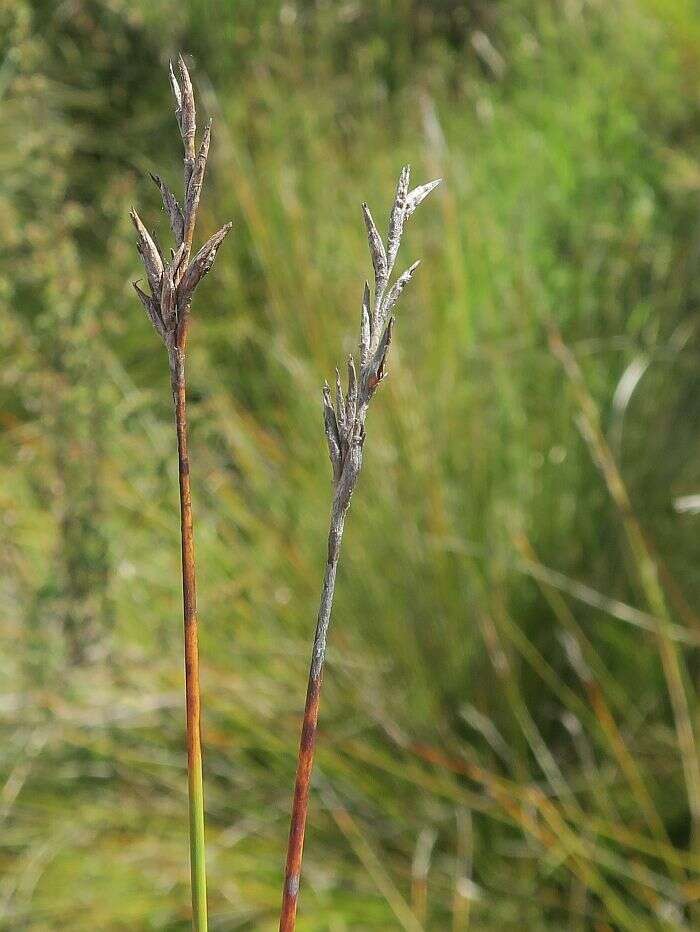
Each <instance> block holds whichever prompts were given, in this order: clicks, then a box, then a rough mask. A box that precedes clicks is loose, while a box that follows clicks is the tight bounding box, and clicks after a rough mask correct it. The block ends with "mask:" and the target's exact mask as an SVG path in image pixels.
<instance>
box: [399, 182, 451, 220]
mask: <svg viewBox="0 0 700 932" xmlns="http://www.w3.org/2000/svg"><path fill="white" fill-rule="evenodd" d="M441 181H442V178H436V179H435V181H428V182H427V183H426V184H421V185H418V187H417V188H414V189H413V190H412V191H409V193H408V197H407V198H406V220H408V218H409V217H410V216H411V214H412V213H413V212H414V211H415V209H416V207H418V206H419V205H420V204H422V203H423V201H424V200H425V199H426V197H427V196H428V195H429V194H430V192H431V191H434V190H435V188H437V186H438V185H439V184H440V182H441Z"/></svg>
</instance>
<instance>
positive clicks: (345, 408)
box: [280, 166, 439, 932]
mask: <svg viewBox="0 0 700 932" xmlns="http://www.w3.org/2000/svg"><path fill="white" fill-rule="evenodd" d="M409 180H410V171H409V168H408V166H405V167H404V168H403V170H402V171H401V175H400V176H399V183H398V186H397V189H396V197H395V199H394V206H393V207H392V210H391V214H390V217H389V231H388V236H387V241H386V246H385V244H384V242H383V240H382V238H381V236H380V235H379V231H378V230H377V227H376V225H375V223H374V220H373V219H372V214H371V213H370V211H369V208H368V207H367V205H366V204H363V205H362V211H363V214H364V220H365V226H366V228H367V238H368V241H369V249H370V254H371V256H372V265H373V266H374V299H373V300H372V296H371V292H370V286H369V283H367V282H365V287H364V293H363V297H362V311H361V317H360V342H359V350H360V352H359V369H358V367H357V366H356V364H355V360H354V359H353V357H352V356H350V357H349V358H348V364H347V366H348V377H347V390H346V393H345V394H344V393H343V388H342V385H341V380H340V373H339V372H338V370H336V384H335V404H334V402H333V399H332V396H331V389H330V387H329V385H328V383H326V385H325V386H324V389H323V414H324V423H325V432H326V440H327V442H328V452H329V455H330V460H331V466H332V469H333V502H332V506H331V519H330V530H329V534H328V557H327V560H326V569H325V574H324V578H323V588H322V591H321V603H320V606H319V610H318V620H317V623H316V633H315V636H314V644H313V651H312V657H311V669H310V671H309V684H308V689H307V694H306V705H305V708H304V719H303V724H302V732H301V743H300V747H299V758H298V764H297V774H296V783H295V787H294V801H293V805H292V819H291V828H290V833H289V847H288V851H287V862H286V867H285V878H284V893H283V898H282V911H281V916H280V932H291V930H293V929H294V927H295V924H296V911H297V900H298V896H299V878H300V872H301V859H302V853H303V847H304V832H305V828H306V816H307V811H308V805H309V788H310V784H311V771H312V767H313V758H314V749H315V744H316V726H317V722H318V708H319V700H320V695H321V680H322V676H323V666H324V662H325V657H326V639H327V637H328V626H329V623H330V618H331V609H332V606H333V593H334V590H335V577H336V572H337V568H338V558H339V556H340V545H341V541H342V537H343V528H344V526H345V516H346V514H347V511H348V508H349V506H350V498H351V497H352V493H353V491H354V489H355V485H356V483H357V479H358V476H359V474H360V469H361V467H362V448H363V444H364V440H365V419H366V417H367V410H368V408H369V403H370V401H371V400H372V397H373V395H374V393H375V391H376V390H377V386H378V385H379V383H380V382H381V381H382V380H383V379H384V378H385V376H386V360H387V355H388V352H389V347H390V345H391V338H392V332H393V327H394V317H393V314H392V312H393V310H394V307H395V305H396V302H397V301H398V299H399V297H400V295H401V292H402V291H403V290H404V288H405V287H406V285H407V284H408V283H409V281H410V280H411V278H412V277H413V274H414V272H415V271H416V269H417V268H418V265H419V263H418V262H414V263H413V265H411V266H410V267H409V268H408V269H407V270H406V271H405V272H404V273H403V274H402V275H400V276H399V277H398V278H397V279H396V281H395V282H394V284H393V285H391V287H389V283H390V281H391V276H392V272H393V270H394V263H395V261H396V256H397V253H398V251H399V246H400V243H401V236H402V234H403V230H404V225H405V223H406V221H407V220H408V218H409V217H410V216H411V214H412V213H413V212H414V211H415V210H416V208H417V207H418V206H419V204H420V203H421V202H422V201H423V200H424V199H425V198H426V197H427V196H428V194H430V192H431V191H432V190H433V189H434V188H435V187H436V186H437V185H438V184H439V180H438V181H431V182H429V183H428V184H423V185H420V186H419V187H417V188H414V189H413V190H409Z"/></svg>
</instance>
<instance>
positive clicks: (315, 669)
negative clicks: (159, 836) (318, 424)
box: [280, 499, 347, 932]
mask: <svg viewBox="0 0 700 932" xmlns="http://www.w3.org/2000/svg"><path fill="white" fill-rule="evenodd" d="M346 510H347V502H343V503H341V505H340V507H338V501H337V499H336V502H334V508H333V514H332V517H331V530H330V534H329V536H328V559H327V561H326V571H325V575H324V577H323V590H322V592H321V604H320V606H319V610H318V621H317V623H316V634H315V637H314V647H313V653H312V656H311V669H310V671H309V685H308V688H307V691H306V705H305V706H304V719H303V723H302V726H301V741H300V742H299V758H298V762H297V775H296V782H295V784H294V801H293V803H292V822H291V827H290V830H289V847H288V848H287V863H286V865H285V870H284V892H283V894H282V911H281V914H280V932H293V930H294V928H295V925H296V915H297V901H298V899H299V880H300V876H301V859H302V855H303V853H304V833H305V831H306V816H307V813H308V810H309V791H310V788H311V771H312V769H313V764H314V750H315V748H316V728H317V725H318V707H319V701H320V698H321V683H322V681H323V665H324V662H325V657H326V638H327V636H328V625H329V623H330V618H331V609H332V607H333V593H334V591H335V576H336V571H337V569H338V557H339V555H340V542H341V540H342V537H343V525H344V521H345V511H346Z"/></svg>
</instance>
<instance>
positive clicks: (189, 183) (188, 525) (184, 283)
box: [131, 55, 231, 932]
mask: <svg viewBox="0 0 700 932" xmlns="http://www.w3.org/2000/svg"><path fill="white" fill-rule="evenodd" d="M177 66H178V72H179V80H178V78H176V77H175V73H174V71H173V67H172V64H171V66H170V84H171V87H172V91H173V95H174V97H175V115H176V117H177V122H178V126H179V128H180V135H181V136H182V142H183V148H184V156H183V166H184V196H183V201H182V206H180V204H179V203H178V201H177V198H176V197H175V195H174V194H173V192H172V191H171V190H170V188H168V186H167V184H166V183H165V182H164V181H163V179H162V178H160V177H159V176H158V175H152V176H151V177H152V179H153V181H154V182H155V184H156V185H157V187H158V189H159V190H160V193H161V197H162V199H163V207H164V209H165V212H166V213H167V215H168V218H169V220H170V227H171V230H172V234H173V238H174V240H175V248H174V249H171V250H170V257H169V258H166V257H165V256H164V255H163V253H162V252H161V250H160V247H159V245H158V241H157V239H156V238H155V236H152V235H151V234H150V233H149V232H148V230H147V229H146V227H145V226H144V224H143V222H142V221H141V218H140V217H139V215H138V214H137V213H136V211H135V210H132V211H131V218H132V220H133V223H134V226H135V227H136V233H137V247H138V252H139V255H140V256H141V260H142V261H143V264H144V268H145V270H146V276H147V279H148V286H149V293H146V292H145V291H142V290H141V288H139V286H138V283H137V282H134V288H135V290H136V294H137V295H138V296H139V299H140V301H141V303H142V304H143V306H144V307H145V309H146V313H147V314H148V317H149V318H150V320H151V323H152V324H153V326H154V328H155V330H156V332H157V333H158V334H159V336H160V337H161V338H162V339H163V343H164V344H165V346H166V349H167V351H168V360H169V363H170V380H171V385H172V391H173V402H174V405H175V426H176V429H177V447H178V475H179V480H180V519H181V536H182V602H183V614H184V626H185V638H184V640H185V704H186V722H187V780H188V789H189V826H190V872H191V878H192V880H191V882H192V926H193V929H194V930H195V932H206V930H207V882H206V869H205V861H204V790H203V777H202V737H201V726H200V715H201V700H200V693H199V631H198V621H197V586H196V578H195V562H194V529H193V522H192V494H191V490H190V461H189V453H188V449H187V383H186V378H185V350H186V346H187V332H188V327H189V322H190V308H191V304H192V295H193V293H194V290H195V288H196V287H197V285H198V284H199V282H200V281H201V280H202V278H203V277H204V276H205V275H206V274H207V273H208V272H209V270H210V269H211V267H212V265H213V264H214V260H215V258H216V254H217V251H218V249H219V247H220V246H221V243H222V242H223V241H224V238H225V237H226V235H227V234H228V232H229V230H230V229H231V224H230V223H227V224H226V225H225V226H224V227H222V228H221V229H220V230H219V231H218V232H217V233H215V234H214V235H213V236H211V237H210V238H209V239H208V240H207V242H206V243H205V244H204V246H202V248H201V249H200V250H199V252H197V254H196V255H195V256H194V257H193V258H192V259H190V253H191V251H192V240H193V237H194V229H195V222H196V219H197V208H198V207H199V198H200V195H201V192H202V184H203V182H204V173H205V169H206V165H207V157H208V155H209V139H210V130H211V123H209V124H208V125H207V127H206V129H205V131H204V133H203V135H202V140H201V143H200V146H199V149H198V150H196V149H195V136H196V129H197V127H196V114H195V104H194V92H193V89H192V81H191V80H190V75H189V72H188V70H187V66H186V65H185V62H184V59H183V58H182V56H181V55H180V56H179V58H178V62H177Z"/></svg>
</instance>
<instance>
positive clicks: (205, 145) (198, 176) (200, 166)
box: [183, 120, 211, 243]
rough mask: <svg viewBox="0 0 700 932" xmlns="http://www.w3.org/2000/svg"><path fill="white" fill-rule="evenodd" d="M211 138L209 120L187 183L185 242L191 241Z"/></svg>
mask: <svg viewBox="0 0 700 932" xmlns="http://www.w3.org/2000/svg"><path fill="white" fill-rule="evenodd" d="M210 139H211V120H209V122H208V123H207V126H206V128H205V130H204V135H203V136H202V143H201V145H200V147H199V152H198V153H197V158H196V159H195V162H194V167H193V169H192V175H191V177H190V181H189V184H188V185H187V198H186V200H185V229H184V234H183V235H184V240H185V242H186V243H191V242H192V233H193V231H194V225H195V222H196V220H197V208H198V207H199V197H200V194H201V193H202V184H203V183H204V172H205V169H206V167H207V157H208V155H209V141H210Z"/></svg>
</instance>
